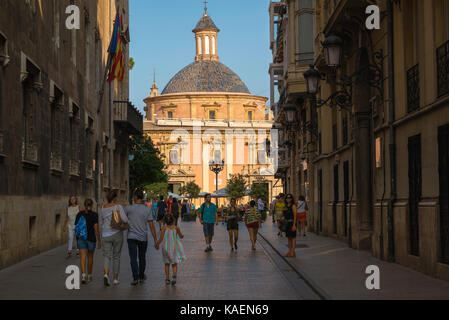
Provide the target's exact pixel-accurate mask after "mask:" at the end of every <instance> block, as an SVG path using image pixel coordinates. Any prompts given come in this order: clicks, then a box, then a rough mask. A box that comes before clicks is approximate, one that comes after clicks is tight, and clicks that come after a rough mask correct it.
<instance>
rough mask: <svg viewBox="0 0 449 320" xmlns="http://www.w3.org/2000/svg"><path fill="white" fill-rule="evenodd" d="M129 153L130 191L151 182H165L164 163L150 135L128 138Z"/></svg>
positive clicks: (166, 178)
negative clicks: (130, 156)
mask: <svg viewBox="0 0 449 320" xmlns="http://www.w3.org/2000/svg"><path fill="white" fill-rule="evenodd" d="M130 146H131V151H130V153H131V155H132V156H133V157H134V158H133V159H132V160H131V161H130V162H129V187H130V191H131V193H132V192H133V191H134V190H135V189H136V188H145V186H148V185H151V184H153V183H159V182H167V180H168V177H167V174H166V173H165V171H164V169H165V165H164V162H163V161H162V159H161V158H162V157H161V154H160V152H159V150H158V149H156V148H155V147H154V145H153V141H152V140H151V138H150V137H144V136H133V137H131V138H130Z"/></svg>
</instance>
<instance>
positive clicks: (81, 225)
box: [75, 215, 87, 240]
mask: <svg viewBox="0 0 449 320" xmlns="http://www.w3.org/2000/svg"><path fill="white" fill-rule="evenodd" d="M75 234H76V237H77V238H78V240H87V223H86V218H85V217H84V215H82V216H81V217H80V218H79V220H78V223H77V224H76V226H75Z"/></svg>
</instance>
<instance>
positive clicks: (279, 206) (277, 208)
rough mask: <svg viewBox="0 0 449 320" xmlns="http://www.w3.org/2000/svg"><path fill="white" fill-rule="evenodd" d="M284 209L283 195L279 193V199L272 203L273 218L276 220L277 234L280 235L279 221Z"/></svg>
mask: <svg viewBox="0 0 449 320" xmlns="http://www.w3.org/2000/svg"><path fill="white" fill-rule="evenodd" d="M284 209H285V195H284V194H283V193H281V194H280V195H279V199H278V200H277V201H276V203H275V205H274V219H275V220H276V224H277V226H278V236H280V237H282V232H283V231H282V228H281V223H282V220H283V216H284Z"/></svg>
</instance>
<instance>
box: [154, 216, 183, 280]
mask: <svg viewBox="0 0 449 320" xmlns="http://www.w3.org/2000/svg"><path fill="white" fill-rule="evenodd" d="M164 223H165V226H164V227H162V231H161V237H160V239H159V240H158V241H157V244H156V245H157V249H158V250H159V245H160V244H161V243H162V259H163V260H164V263H165V277H166V278H165V284H166V285H169V284H170V265H171V266H172V269H173V279H172V281H171V285H172V286H174V285H176V277H177V272H178V263H182V262H184V260H185V259H186V258H185V255H184V249H183V247H182V243H181V239H183V238H184V235H183V234H182V233H181V230H180V229H179V227H177V226H175V218H174V217H173V215H171V214H167V215H165V217H164Z"/></svg>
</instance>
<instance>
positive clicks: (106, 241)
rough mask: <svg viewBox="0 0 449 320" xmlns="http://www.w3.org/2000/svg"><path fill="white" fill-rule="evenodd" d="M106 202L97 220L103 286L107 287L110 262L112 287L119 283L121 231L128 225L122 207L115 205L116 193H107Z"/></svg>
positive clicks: (108, 284)
mask: <svg viewBox="0 0 449 320" xmlns="http://www.w3.org/2000/svg"><path fill="white" fill-rule="evenodd" d="M107 200H108V203H107V204H105V205H104V206H103V208H101V211H100V219H99V220H100V225H101V237H102V243H103V257H104V285H105V286H106V287H109V286H110V281H109V270H110V266H111V262H112V271H113V274H114V285H118V284H119V283H120V281H119V277H118V276H119V272H120V256H121V253H122V246H123V230H125V228H124V227H125V226H126V224H127V223H128V217H127V216H126V214H125V211H124V210H123V207H122V206H121V205H117V204H116V203H115V201H116V200H117V192H115V191H111V192H109V193H108V195H107ZM114 215H115V216H114ZM118 220H120V221H118ZM120 222H121V223H122V226H123V228H122V227H121V226H120V225H118V224H120ZM117 223H118V224H117Z"/></svg>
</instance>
